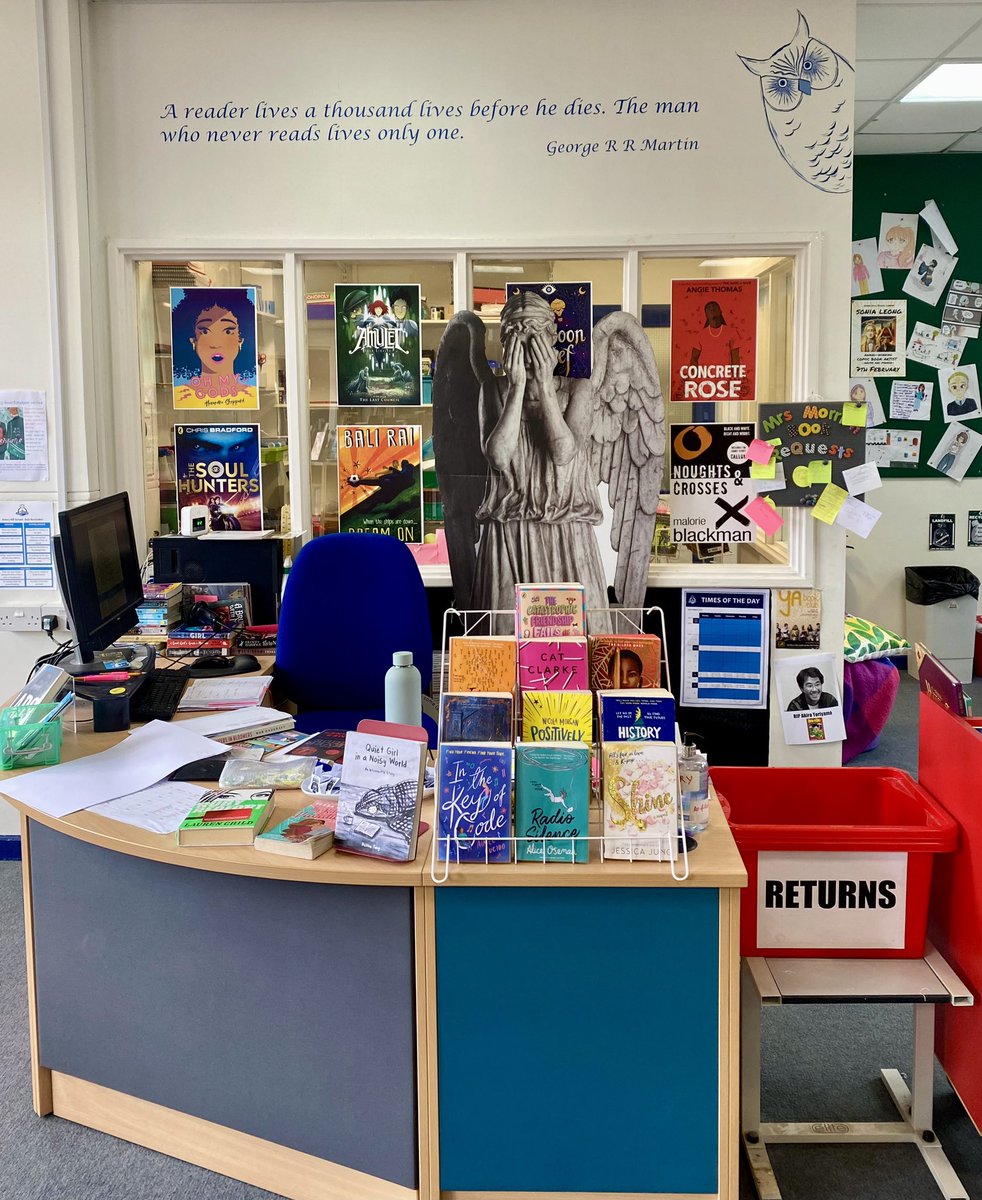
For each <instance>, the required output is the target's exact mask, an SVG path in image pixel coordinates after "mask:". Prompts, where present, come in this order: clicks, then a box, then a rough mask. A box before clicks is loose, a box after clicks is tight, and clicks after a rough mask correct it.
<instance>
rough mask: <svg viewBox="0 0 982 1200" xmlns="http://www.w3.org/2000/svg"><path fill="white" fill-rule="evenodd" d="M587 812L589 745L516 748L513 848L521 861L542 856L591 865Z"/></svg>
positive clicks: (541, 858)
mask: <svg viewBox="0 0 982 1200" xmlns="http://www.w3.org/2000/svg"><path fill="white" fill-rule="evenodd" d="M589 813H590V747H589V746H587V745H585V744H583V743H581V742H563V743H559V742H552V743H548V742H540V743H537V744H535V745H527V744H525V743H524V742H520V743H519V744H518V745H517V746H516V747H515V838H516V843H515V845H516V858H517V859H518V860H519V861H520V862H542V860H543V857H544V858H545V861H546V862H587V860H588V859H589V857H590V843H589V842H588V841H587V840H586V838H587V835H588V832H589ZM572 838H576V839H577V840H576V841H571V840H570V839H572ZM543 851H544V853H543Z"/></svg>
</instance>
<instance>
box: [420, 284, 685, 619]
mask: <svg viewBox="0 0 982 1200" xmlns="http://www.w3.org/2000/svg"><path fill="white" fill-rule="evenodd" d="M485 336H486V331H485V327H484V325H483V323H482V322H481V321H480V319H479V318H478V317H477V316H475V314H474V313H469V312H462V313H459V314H458V315H457V316H456V317H454V318H453V320H452V321H451V322H450V324H449V325H448V327H447V330H446V332H445V334H444V336H443V339H442V340H441V343H440V348H439V352H438V355H437V369H436V376H435V380H434V389H433V409H434V415H433V446H434V453H435V457H436V470H437V475H438V476H439V480H440V489H441V496H442V499H443V504H444V519H445V525H446V535H447V544H448V548H449V552H450V566H451V572H452V575H453V582H454V592H455V599H456V602H457V604H458V606H459V607H461V608H472V609H506V610H510V609H511V608H512V607H513V605H514V585H515V584H516V583H544V582H550V581H576V582H581V583H583V584H584V586H585V589H586V605H587V609H588V610H590V609H593V610H598V609H599V610H603V609H606V608H607V607H608V599H607V587H606V581H605V573H604V568H603V564H602V561H601V556H600V545H599V541H598V538H597V528H596V527H597V526H598V525H600V524H601V522H602V520H603V509H602V505H601V499H600V491H599V484H601V483H606V484H607V485H608V500H609V502H610V505H611V507H612V509H613V522H612V528H611V535H610V540H611V545H612V547H613V548H614V549H615V550H616V551H617V569H616V575H615V580H614V589H615V594H616V596H617V599H618V600H619V601H620V603H621V604H623V605H624V606H626V607H633V608H640V607H641V606H642V605H643V603H644V591H645V586H646V583H647V575H648V560H649V557H650V553H651V541H652V536H653V532H654V525H655V512H656V508H657V504H658V494H659V490H660V487H661V482H662V470H663V463H664V454H665V416H664V403H663V400H662V393H661V385H660V382H659V379H658V370H657V367H656V365H655V360H654V355H653V353H652V351H651V346H650V344H649V342H648V339H647V337H646V336H645V334H644V331H643V330H642V328H641V326H640V325H639V324H638V322H637V320H636V319H635V318H634V317H631V316H629V315H628V314H626V313H621V312H618V313H612V314H610V315H609V316H607V317H605V318H604V319H603V320H602V321H601V322H599V324H598V325H597V326H596V327H595V329H594V333H593V361H594V370H593V375H592V377H591V378H590V379H568V378H565V377H563V376H559V377H557V376H556V375H554V370H555V367H556V363H557V361H558V355H557V352H556V349H555V313H554V311H553V309H552V308H551V307H550V305H549V304H548V302H547V301H545V300H544V299H543V298H542V297H541V296H538V295H536V294H535V293H532V292H521V293H518V294H517V295H514V296H512V297H511V298H510V299H509V300H508V302H507V303H506V304H505V306H504V308H503V309H502V312H501V341H502V346H503V349H504V373H503V374H502V375H499V376H496V375H495V374H494V373H493V372H492V370H491V368H490V366H489V364H488V362H487V358H486V356H485ZM588 621H589V626H590V629H591V630H593V631H598V630H602V629H604V628H606V627H607V622H606V621H605V619H604V615H602V614H599V613H594V615H593V617H592V619H589V618H588Z"/></svg>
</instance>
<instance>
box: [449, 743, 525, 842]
mask: <svg viewBox="0 0 982 1200" xmlns="http://www.w3.org/2000/svg"><path fill="white" fill-rule="evenodd" d="M513 755H514V751H513V749H512V747H511V745H510V744H508V743H500V744H495V743H490V742H489V743H484V744H479V743H473V742H444V743H443V744H442V745H441V746H440V751H439V761H438V764H437V782H438V788H439V791H438V801H437V839H438V842H437V854H438V856H439V858H440V860H441V861H444V860H446V859H448V858H449V860H450V861H451V862H510V861H511V842H510V840H509V839H510V837H511V780H512V769H513Z"/></svg>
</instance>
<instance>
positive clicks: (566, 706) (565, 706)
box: [522, 692, 593, 742]
mask: <svg viewBox="0 0 982 1200" xmlns="http://www.w3.org/2000/svg"><path fill="white" fill-rule="evenodd" d="M522 741H523V742H592V741H593V695H592V693H590V692H523V693H522Z"/></svg>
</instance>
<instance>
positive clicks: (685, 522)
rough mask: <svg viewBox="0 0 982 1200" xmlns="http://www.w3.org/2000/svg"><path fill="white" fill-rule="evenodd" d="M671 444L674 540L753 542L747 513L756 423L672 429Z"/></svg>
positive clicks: (676, 426)
mask: <svg viewBox="0 0 982 1200" xmlns="http://www.w3.org/2000/svg"><path fill="white" fill-rule="evenodd" d="M671 434H672V437H671V445H670V480H671V483H670V488H671V510H672V518H671V519H672V542H673V543H674V544H676V545H679V544H681V543H687V542H701V543H704V542H728V543H731V542H752V541H753V540H754V535H755V531H756V526H755V525H754V524H753V522H752V521H751V520H750V518H749V517H748V516H747V515H746V513H745V512H744V509H745V508H746V506H747V504H748V503H749V502H750V501H751V500H752V499H753V492H751V491H750V490H749V488H748V484H747V480H748V479H749V477H750V461H749V459H748V458H747V447H748V446H749V445H750V443H751V442H752V441H753V438H754V426H753V425H752V424H742V425H735V424H729V423H724V422H718V423H712V424H706V425H673V426H672V427H671Z"/></svg>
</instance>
